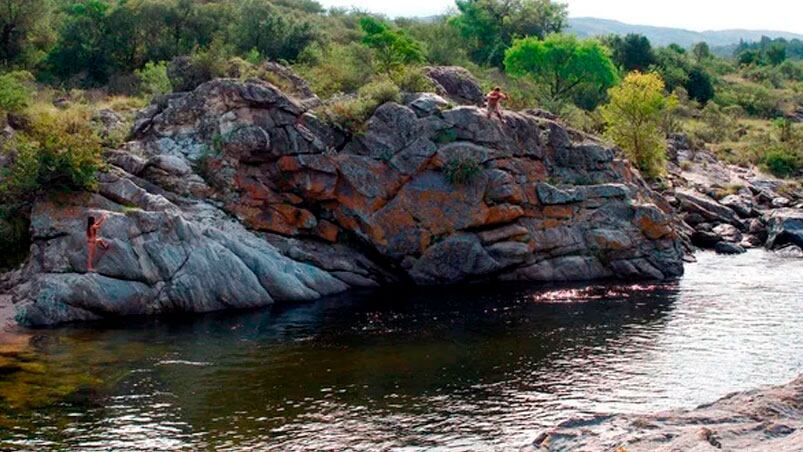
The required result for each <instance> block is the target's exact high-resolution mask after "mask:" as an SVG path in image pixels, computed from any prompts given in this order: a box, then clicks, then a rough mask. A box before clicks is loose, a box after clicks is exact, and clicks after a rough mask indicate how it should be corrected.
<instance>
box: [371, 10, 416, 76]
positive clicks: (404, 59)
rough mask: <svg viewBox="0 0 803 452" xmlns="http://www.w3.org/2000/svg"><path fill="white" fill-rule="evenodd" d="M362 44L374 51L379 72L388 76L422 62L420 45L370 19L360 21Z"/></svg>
mask: <svg viewBox="0 0 803 452" xmlns="http://www.w3.org/2000/svg"><path fill="white" fill-rule="evenodd" d="M360 28H361V29H362V31H363V33H365V35H364V36H363V39H362V42H363V44H365V45H366V46H368V47H370V48H371V49H373V51H374V55H375V57H376V62H377V67H378V69H379V70H381V71H383V72H386V73H388V74H390V73H391V72H393V71H394V70H396V69H398V68H399V67H401V66H404V65H406V64H411V63H420V62H421V61H423V60H424V51H423V49H422V47H421V44H420V43H419V42H418V41H416V40H414V39H412V38H411V37H409V36H407V35H406V34H404V33H402V32H400V31H396V30H392V29H391V28H390V27H388V26H387V25H386V24H384V23H382V22H380V21H379V20H376V19H374V18H371V17H364V18H362V19H361V20H360Z"/></svg>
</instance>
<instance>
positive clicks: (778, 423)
mask: <svg viewBox="0 0 803 452" xmlns="http://www.w3.org/2000/svg"><path fill="white" fill-rule="evenodd" d="M553 450H573V451H622V452H624V451H627V452H639V451H645V452H646V451H649V452H660V451H667V452H668V451H699V452H703V451H719V450H733V451H737V450H749V451H753V452H762V451H766V452H776V451H794V450H803V374H801V375H800V376H798V377H797V378H796V379H795V380H794V381H792V382H791V383H789V384H786V385H781V386H774V387H767V388H761V389H756V390H752V391H746V392H737V393H733V394H731V395H728V396H725V397H723V398H722V399H720V400H718V401H716V402H714V403H710V404H706V405H702V406H700V407H698V408H696V409H693V410H673V411H664V412H659V413H656V414H650V415H637V416H632V415H617V416H603V415H600V416H595V417H593V418H591V419H585V420H569V421H566V422H563V423H562V424H560V425H559V426H558V427H557V428H556V429H554V430H552V431H549V432H544V433H542V434H540V435H539V436H538V438H536V440H535V441H534V442H533V444H532V446H527V447H525V448H523V449H522V451H553Z"/></svg>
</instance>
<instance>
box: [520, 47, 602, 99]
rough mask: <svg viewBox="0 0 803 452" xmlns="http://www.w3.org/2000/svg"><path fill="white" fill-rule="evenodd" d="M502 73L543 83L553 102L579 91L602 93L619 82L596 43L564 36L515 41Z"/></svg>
mask: <svg viewBox="0 0 803 452" xmlns="http://www.w3.org/2000/svg"><path fill="white" fill-rule="evenodd" d="M505 70H506V71H507V73H508V74H510V75H512V76H514V77H531V78H532V79H533V80H535V81H536V82H537V83H540V84H543V85H544V86H545V87H546V90H547V92H548V93H549V95H550V96H551V97H552V98H553V99H567V98H571V97H572V96H573V95H575V94H577V93H578V92H582V91H589V90H591V91H593V90H603V91H604V90H606V89H608V88H610V87H611V86H613V85H614V84H616V82H617V81H618V73H617V71H616V68H615V67H614V66H613V62H612V61H611V59H610V58H609V57H608V55H607V53H606V51H605V48H604V47H603V46H602V45H601V44H600V43H599V42H598V41H595V40H585V41H580V40H578V39H577V38H575V37H573V36H567V35H550V36H548V37H547V38H546V39H544V40H539V39H537V38H524V39H520V40H518V41H516V42H515V43H514V44H513V47H511V48H510V49H509V50H508V51H507V52H506V54H505Z"/></svg>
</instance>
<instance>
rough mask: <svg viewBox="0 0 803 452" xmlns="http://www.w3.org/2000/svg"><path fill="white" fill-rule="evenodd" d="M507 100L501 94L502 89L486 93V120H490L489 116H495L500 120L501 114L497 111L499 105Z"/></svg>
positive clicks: (497, 88)
mask: <svg viewBox="0 0 803 452" xmlns="http://www.w3.org/2000/svg"><path fill="white" fill-rule="evenodd" d="M506 99H507V95H506V94H505V93H503V92H502V88H500V87H498V86H497V87H496V88H494V90H493V91H491V92H490V93H488V95H487V96H485V100H486V101H487V102H488V118H489V119H490V118H491V115H494V114H495V115H496V116H498V117H499V120H500V121H501V120H502V112H501V111H500V110H499V104H500V103H501V102H502V101H503V100H506Z"/></svg>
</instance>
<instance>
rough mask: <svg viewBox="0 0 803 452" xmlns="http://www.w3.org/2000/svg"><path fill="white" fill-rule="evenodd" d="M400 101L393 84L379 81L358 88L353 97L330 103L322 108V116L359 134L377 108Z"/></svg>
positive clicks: (398, 93) (399, 93) (396, 88)
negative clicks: (386, 103)
mask: <svg viewBox="0 0 803 452" xmlns="http://www.w3.org/2000/svg"><path fill="white" fill-rule="evenodd" d="M400 99H401V92H400V91H399V87H398V86H396V84H395V83H393V82H392V81H390V80H379V81H375V82H372V83H369V84H367V85H365V86H363V87H362V88H360V90H359V91H358V92H357V95H356V96H355V97H348V98H345V99H342V100H335V101H333V102H331V103H330V104H328V105H326V106H325V107H323V110H322V114H323V116H324V117H325V118H326V119H327V120H329V121H330V122H332V123H334V124H337V125H339V126H340V127H342V128H344V129H346V130H349V131H351V132H360V131H361V130H362V128H363V126H364V124H365V121H367V120H368V118H370V117H371V115H372V114H373V113H374V111H375V110H376V108H377V107H379V106H380V105H382V104H384V103H385V102H398V101H399V100H400Z"/></svg>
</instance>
